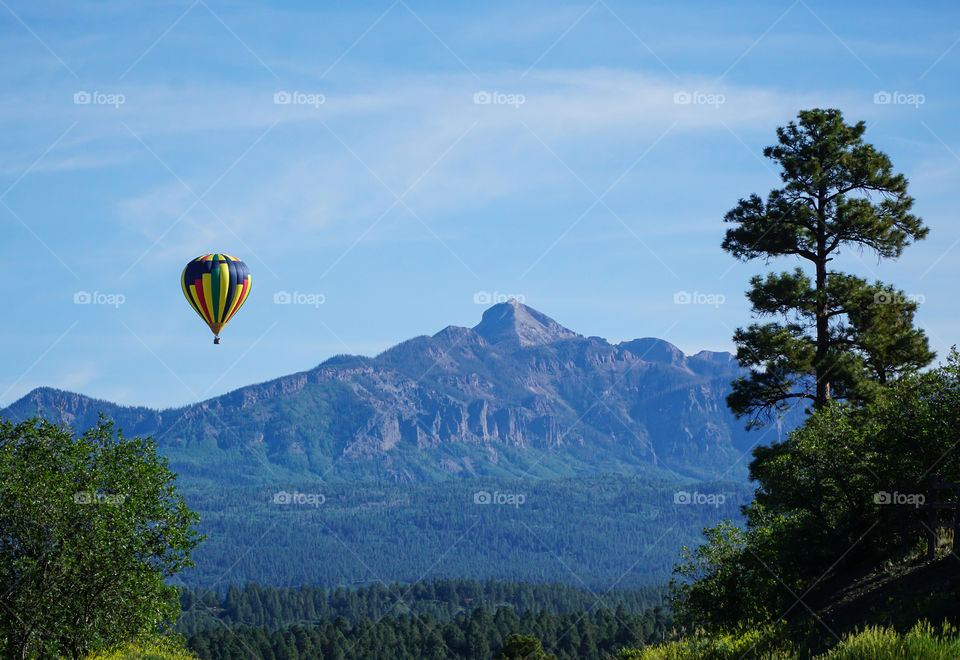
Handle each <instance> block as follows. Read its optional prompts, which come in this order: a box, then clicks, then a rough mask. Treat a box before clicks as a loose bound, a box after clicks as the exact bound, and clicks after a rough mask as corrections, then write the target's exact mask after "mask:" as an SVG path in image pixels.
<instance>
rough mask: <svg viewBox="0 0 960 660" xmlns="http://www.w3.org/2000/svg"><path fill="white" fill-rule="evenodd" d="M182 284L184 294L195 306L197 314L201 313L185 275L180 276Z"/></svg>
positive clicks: (191, 304) (192, 305)
mask: <svg viewBox="0 0 960 660" xmlns="http://www.w3.org/2000/svg"><path fill="white" fill-rule="evenodd" d="M180 286H181V288H183V295H184V296H186V298H187V302H188V303H190V306H191V307H193V311H195V312H196V313H197V314H200V308H199V307H197V303H195V302H194V300H193V296H192V295H191V294H190V287H188V286H187V282H186V280H184V279H183V277H181V278H180ZM200 316H203V314H200Z"/></svg>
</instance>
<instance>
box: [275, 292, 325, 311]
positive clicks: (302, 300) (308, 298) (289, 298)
mask: <svg viewBox="0 0 960 660" xmlns="http://www.w3.org/2000/svg"><path fill="white" fill-rule="evenodd" d="M325 302H327V297H326V296H325V295H323V294H322V293H302V292H300V291H294V292H293V293H290V292H289V291H277V292H276V293H275V294H273V304H275V305H312V306H313V307H319V306H320V305H322V304H323V303H325Z"/></svg>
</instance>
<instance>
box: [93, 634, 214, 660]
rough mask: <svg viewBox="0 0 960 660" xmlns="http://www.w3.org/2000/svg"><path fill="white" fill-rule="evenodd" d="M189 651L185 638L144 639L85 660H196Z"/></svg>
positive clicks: (126, 643)
mask: <svg viewBox="0 0 960 660" xmlns="http://www.w3.org/2000/svg"><path fill="white" fill-rule="evenodd" d="M196 658H197V656H196V655H194V654H193V653H191V652H190V651H188V650H187V647H186V642H185V641H184V639H183V637H181V636H179V635H176V636H171V637H144V638H140V639H136V640H134V641H130V642H125V643H124V644H121V645H119V646H115V647H114V648H112V649H110V650H109V651H105V652H101V653H91V654H90V655H88V656H87V657H86V659H85V660H196Z"/></svg>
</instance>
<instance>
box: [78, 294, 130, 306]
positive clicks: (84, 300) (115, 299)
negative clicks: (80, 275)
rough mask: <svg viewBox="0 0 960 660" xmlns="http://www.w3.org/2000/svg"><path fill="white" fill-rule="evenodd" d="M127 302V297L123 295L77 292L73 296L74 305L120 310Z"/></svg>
mask: <svg viewBox="0 0 960 660" xmlns="http://www.w3.org/2000/svg"><path fill="white" fill-rule="evenodd" d="M125 302H127V297H126V296H125V295H123V294H122V293H103V292H101V291H94V292H93V293H90V292H89V291H77V292H75V293H74V294H73V304H74V305H111V306H113V307H115V308H118V307H120V305H122V304H123V303H125Z"/></svg>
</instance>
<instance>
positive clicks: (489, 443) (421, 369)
mask: <svg viewBox="0 0 960 660" xmlns="http://www.w3.org/2000/svg"><path fill="white" fill-rule="evenodd" d="M741 373H742V370H741V369H740V368H739V366H738V365H737V364H736V361H735V359H734V358H733V356H732V355H731V354H729V353H723V352H712V351H700V352H698V353H696V354H693V355H685V354H684V353H683V352H682V351H680V349H678V348H677V347H676V346H674V345H673V344H671V343H670V342H667V341H665V340H662V339H657V338H652V337H646V338H639V339H634V340H630V341H624V342H620V343H619V344H610V343H609V342H607V341H606V340H604V339H602V338H599V337H584V336H583V335H580V334H578V333H576V332H573V331H572V330H569V329H567V328H565V327H563V326H562V325H560V324H559V323H557V322H556V321H554V320H553V319H552V318H550V317H549V316H547V315H545V314H543V313H542V312H539V311H537V310H535V309H533V308H530V307H527V306H526V305H524V304H522V303H520V302H518V301H515V300H512V301H509V302H506V303H500V304H497V305H494V306H492V307H490V308H488V309H487V310H486V311H485V312H484V314H483V316H482V318H481V321H480V323H478V324H477V325H476V326H474V327H473V328H466V327H461V326H453V325H451V326H447V327H445V328H443V329H442V330H440V331H439V332H437V333H435V334H433V335H421V336H418V337H414V338H411V339H409V340H406V341H404V342H401V343H399V344H397V345H395V346H393V347H391V348H388V349H387V350H385V351H383V352H381V353H380V354H378V355H377V356H375V357H366V356H344V355H338V356H333V357H331V358H329V359H327V360H325V361H323V362H321V363H320V364H318V365H317V366H315V367H313V368H311V369H307V370H304V371H300V372H296V373H293V374H288V375H285V376H280V377H278V378H274V379H270V380H268V381H264V382H262V383H257V384H253V385H247V386H243V387H240V388H237V389H235V390H232V391H231V392H227V393H226V394H223V395H220V396H216V397H212V398H209V399H205V400H203V401H199V402H196V403H192V404H188V405H186V406H181V407H178V408H167V409H162V410H155V409H151V408H147V407H143V406H121V405H118V404H113V403H110V402H106V401H103V400H99V399H93V398H90V397H86V396H84V395H82V394H77V393H71V392H63V391H60V390H55V389H52V388H37V389H35V390H33V391H31V392H30V393H28V394H27V395H25V396H24V397H22V398H21V399H19V400H18V401H16V402H14V403H13V404H11V405H10V406H8V407H7V408H5V409H3V410H0V415H4V416H7V417H11V418H13V419H23V418H25V417H29V416H30V415H32V414H33V413H34V411H40V412H41V413H42V414H44V415H46V416H48V417H50V418H52V419H55V420H58V421H62V422H64V423H68V424H71V425H74V426H76V427H77V428H78V429H80V430H82V429H84V428H87V427H89V426H91V425H92V424H94V423H95V422H96V419H97V417H98V415H99V413H100V412H104V413H105V414H106V415H107V416H108V417H110V418H112V419H114V420H115V421H116V422H117V424H118V426H120V427H121V428H123V430H124V431H125V432H126V433H130V434H137V435H152V436H155V437H156V438H157V441H158V443H159V444H160V446H161V448H162V449H163V450H164V451H165V453H167V455H168V456H169V457H170V459H171V462H172V464H175V465H176V467H178V468H180V470H181V472H184V471H185V472H186V473H187V474H194V475H197V476H199V475H202V474H204V473H206V471H207V468H206V466H207V465H211V466H219V467H221V468H225V467H227V466H229V472H230V473H231V474H233V475H234V476H236V478H239V479H253V480H258V479H257V477H258V474H257V473H258V472H261V473H262V472H263V470H262V469H260V468H262V467H268V468H270V469H272V470H274V471H276V472H278V473H281V474H287V475H299V476H309V477H310V478H313V479H320V480H327V479H361V480H375V481H379V480H384V481H399V482H405V481H412V482H416V481H431V480H437V479H446V478H461V477H470V476H483V475H490V476H503V477H517V476H521V475H523V476H531V477H537V478H540V477H556V476H570V475H573V474H595V473H601V472H617V473H628V474H651V475H659V476H670V477H673V478H677V477H681V478H720V477H725V476H730V475H735V476H737V477H738V478H742V477H743V476H745V468H744V467H743V465H742V463H743V461H742V460H740V459H742V458H743V454H744V452H745V451H746V450H747V449H749V447H750V446H752V445H753V444H754V443H755V442H756V440H757V437H758V436H757V435H756V434H753V435H750V436H748V435H747V434H746V431H744V430H743V428H742V426H743V425H742V423H741V422H739V421H737V420H735V419H734V418H733V416H732V415H731V414H730V413H729V411H728V410H727V409H726V406H725V403H724V399H725V396H726V393H727V391H728V390H729V383H730V381H731V380H732V379H733V378H735V377H736V376H738V375H740V374H741ZM788 425H789V424H788ZM251 458H255V459H256V461H251V460H250V459H251ZM258 463H259V464H260V468H258ZM263 478H264V475H263V474H259V480H262V479H263Z"/></svg>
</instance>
